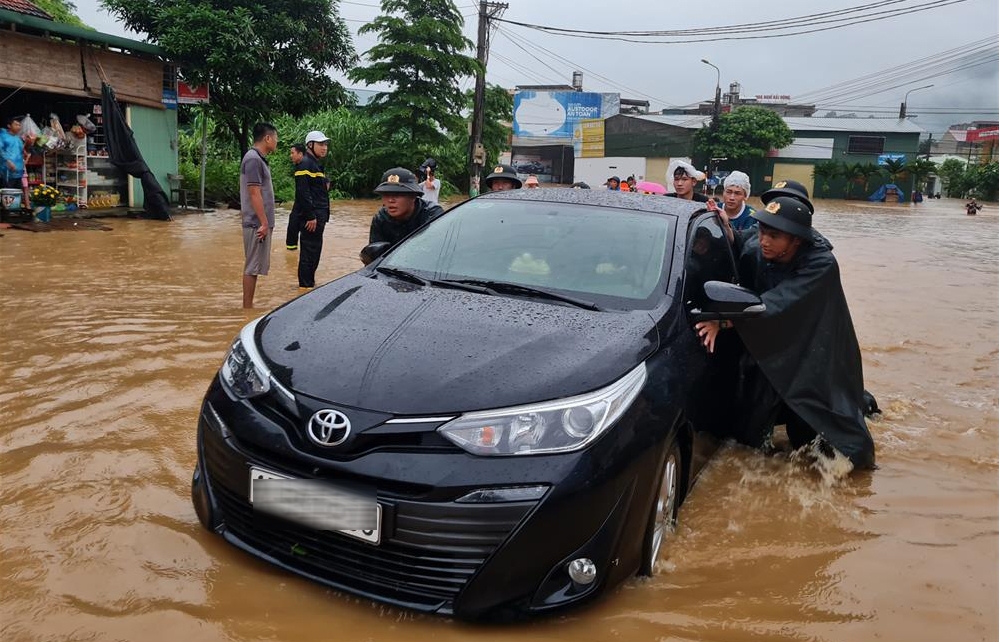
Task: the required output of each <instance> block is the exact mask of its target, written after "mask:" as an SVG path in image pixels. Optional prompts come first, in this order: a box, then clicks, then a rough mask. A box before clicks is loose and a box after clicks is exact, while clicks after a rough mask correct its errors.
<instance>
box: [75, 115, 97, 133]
mask: <svg viewBox="0 0 1000 642" xmlns="http://www.w3.org/2000/svg"><path fill="white" fill-rule="evenodd" d="M76 122H77V123H79V124H80V127H83V131H85V132H87V133H88V134H93V133H94V132H96V131H97V125H95V124H94V121H92V120H90V118H88V117H87V114H77V115H76Z"/></svg>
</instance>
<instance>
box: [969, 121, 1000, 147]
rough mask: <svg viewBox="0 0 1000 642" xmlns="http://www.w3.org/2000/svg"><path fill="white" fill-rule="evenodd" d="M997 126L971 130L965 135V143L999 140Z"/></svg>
mask: <svg viewBox="0 0 1000 642" xmlns="http://www.w3.org/2000/svg"><path fill="white" fill-rule="evenodd" d="M997 133H998V132H997V126H996V125H994V126H993V127H987V128H983V129H970V130H967V131H966V133H965V142H967V143H981V142H983V141H984V140H996V139H997Z"/></svg>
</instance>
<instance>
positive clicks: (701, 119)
mask: <svg viewBox="0 0 1000 642" xmlns="http://www.w3.org/2000/svg"><path fill="white" fill-rule="evenodd" d="M628 117H629V118H641V119H643V120H648V121H651V122H654V123H660V124H662V125H670V126H672V127H683V128H685V129H701V128H702V127H704V126H706V125H708V123H710V122H711V121H712V117H711V116H696V115H683V116H663V115H654V114H651V115H648V116H631V115H628ZM782 120H784V121H785V124H786V125H788V127H789V128H790V129H791V130H792V131H794V132H824V131H828V132H865V133H898V134H920V133H922V132H923V131H924V129H923V128H922V127H920V126H919V125H917V124H916V123H914V122H912V121H909V120H899V119H898V118H813V117H809V116H784V117H782Z"/></svg>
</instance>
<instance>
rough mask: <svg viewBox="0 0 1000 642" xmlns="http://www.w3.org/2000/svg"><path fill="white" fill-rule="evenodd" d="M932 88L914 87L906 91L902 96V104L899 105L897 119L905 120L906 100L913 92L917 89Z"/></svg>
mask: <svg viewBox="0 0 1000 642" xmlns="http://www.w3.org/2000/svg"><path fill="white" fill-rule="evenodd" d="M933 86H934V85H924V86H923V87H914V88H913V89H911V90H910V91H908V92H906V93H905V94H903V102H901V103H899V119H900V120H903V119H904V118H906V99H907V98H909V97H910V94H911V93H913V92H915V91H917V90H919V89H929V88H931V87H933Z"/></svg>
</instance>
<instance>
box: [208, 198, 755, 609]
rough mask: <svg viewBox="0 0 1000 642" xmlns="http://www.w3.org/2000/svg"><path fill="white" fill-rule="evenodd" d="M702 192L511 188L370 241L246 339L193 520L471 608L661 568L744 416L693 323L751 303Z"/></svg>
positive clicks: (299, 564)
mask: <svg viewBox="0 0 1000 642" xmlns="http://www.w3.org/2000/svg"><path fill="white" fill-rule="evenodd" d="M701 207H702V204H699V203H689V202H687V201H681V200H677V199H673V198H667V197H659V196H645V195H639V194H622V193H619V192H588V191H581V190H570V189H546V190H523V191H521V190H518V191H508V192H500V193H492V194H487V195H485V196H481V197H479V198H476V199H473V200H470V201H467V202H465V203H463V204H461V205H459V206H457V207H455V208H454V209H452V210H450V211H449V212H448V213H447V214H446V215H444V216H442V217H440V218H438V219H437V220H435V221H432V222H431V223H429V224H428V225H426V226H424V227H423V228H421V229H419V230H417V231H416V232H414V233H413V234H412V235H410V236H409V237H408V238H406V239H404V240H403V241H401V242H400V243H398V244H397V245H395V246H393V247H391V248H388V247H385V246H377V247H369V248H366V250H367V251H368V255H369V256H375V257H377V258H375V260H373V261H372V262H371V263H370V264H369V265H367V266H366V267H364V268H363V269H361V270H359V271H357V272H355V273H353V274H349V275H347V276H345V277H343V278H340V279H338V280H336V281H333V282H331V283H329V284H327V285H325V286H323V287H320V288H317V289H316V290H314V291H312V292H310V293H308V294H306V295H304V296H302V297H299V298H297V299H295V300H293V301H291V302H289V303H287V304H286V305H284V306H282V307H280V308H278V309H276V310H274V311H273V312H271V313H269V314H267V315H265V316H264V317H262V318H260V319H258V320H256V321H254V322H252V323H250V324H249V325H247V326H246V327H245V328H244V329H243V331H242V332H241V333H240V335H239V337H237V338H236V339H235V341H234V342H233V344H232V347H231V349H230V351H229V353H228V354H227V355H226V358H225V361H224V363H223V365H222V368H221V369H220V371H219V373H218V376H217V377H215V379H214V380H213V381H212V383H211V385H210V387H209V389H208V392H207V394H206V395H205V399H204V403H203V406H202V409H201V414H200V418H199V422H198V464H197V468H196V470H195V472H194V478H193V482H192V498H193V502H194V506H195V508H196V511H197V513H198V517H199V519H200V520H201V522H202V523H203V524H204V525H205V527H207V528H208V529H210V530H212V531H214V532H216V533H218V534H219V535H221V536H222V537H224V538H225V539H226V540H227V541H229V542H230V543H232V544H233V545H235V546H237V547H239V548H241V549H243V550H245V551H247V552H249V553H251V554H252V555H255V556H257V557H259V558H262V559H264V560H267V561H269V562H271V563H274V564H276V565H278V566H281V567H283V568H285V569H288V570H290V571H292V572H295V573H298V574H300V575H303V576H306V577H309V578H311V579H313V580H316V581H318V582H322V583H323V584H326V585H328V586H332V587H335V588H337V589H340V590H343V591H346V592H349V593H352V594H355V595H360V596H364V597H368V598H371V599H374V600H379V601H383V602H388V603H391V604H395V605H398V606H402V607H407V608H411V609H416V610H420V611H425V612H435V613H443V614H454V615H455V616H457V617H460V618H463V619H480V618H497V617H512V616H519V615H526V614H536V613H543V612H548V611H552V610H555V609H559V608H562V607H566V606H569V605H574V604H579V603H582V602H584V601H586V600H589V599H592V598H594V597H596V596H597V595H599V594H600V593H602V592H603V591H606V590H607V589H609V588H611V587H613V586H614V585H616V584H617V583H619V582H620V581H622V580H623V579H625V578H627V577H629V576H632V575H635V574H636V573H638V574H641V575H651V574H653V573H654V572H655V571H656V564H657V558H658V556H659V555H660V552H661V544H662V543H663V542H664V541H666V540H667V539H668V537H669V534H670V533H671V532H672V530H673V528H674V525H675V523H676V519H677V513H678V508H679V506H680V504H681V502H682V501H683V500H684V498H685V496H686V495H687V494H688V493H689V491H690V489H691V486H692V484H693V482H694V479H695V477H696V475H697V473H698V471H699V469H700V468H701V466H702V465H703V463H704V462H705V460H706V458H707V457H708V456H709V455H710V454H711V452H712V450H713V446H714V443H715V439H714V438H713V435H718V434H721V431H722V430H723V429H724V427H725V424H726V422H727V413H728V412H729V410H730V409H729V406H728V404H727V403H726V399H725V395H720V394H719V392H718V391H719V390H726V389H732V387H731V385H730V383H729V382H727V377H729V376H731V373H732V372H733V368H731V365H732V351H727V350H726V349H725V346H724V345H722V346H717V349H716V352H715V353H713V354H712V355H709V354H707V353H706V352H705V350H704V349H703V348H702V347H701V346H700V344H699V343H698V340H697V337H696V335H695V333H694V331H693V330H692V324H693V322H694V321H695V320H696V319H698V318H709V317H713V318H737V317H739V316H745V315H752V314H755V313H759V311H760V310H761V306H760V300H759V299H758V298H757V297H755V296H753V295H752V294H751V293H749V292H746V291H744V290H742V289H740V288H738V287H737V286H735V285H732V283H733V282H734V281H735V266H734V262H733V256H732V253H731V251H730V246H729V243H728V242H727V241H726V239H725V238H724V236H723V232H722V228H721V227H720V225H719V222H718V221H717V219H716V218H715V215H713V214H710V213H707V212H705V211H704V210H703V209H701ZM706 282H707V285H706ZM726 334H732V333H726Z"/></svg>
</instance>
